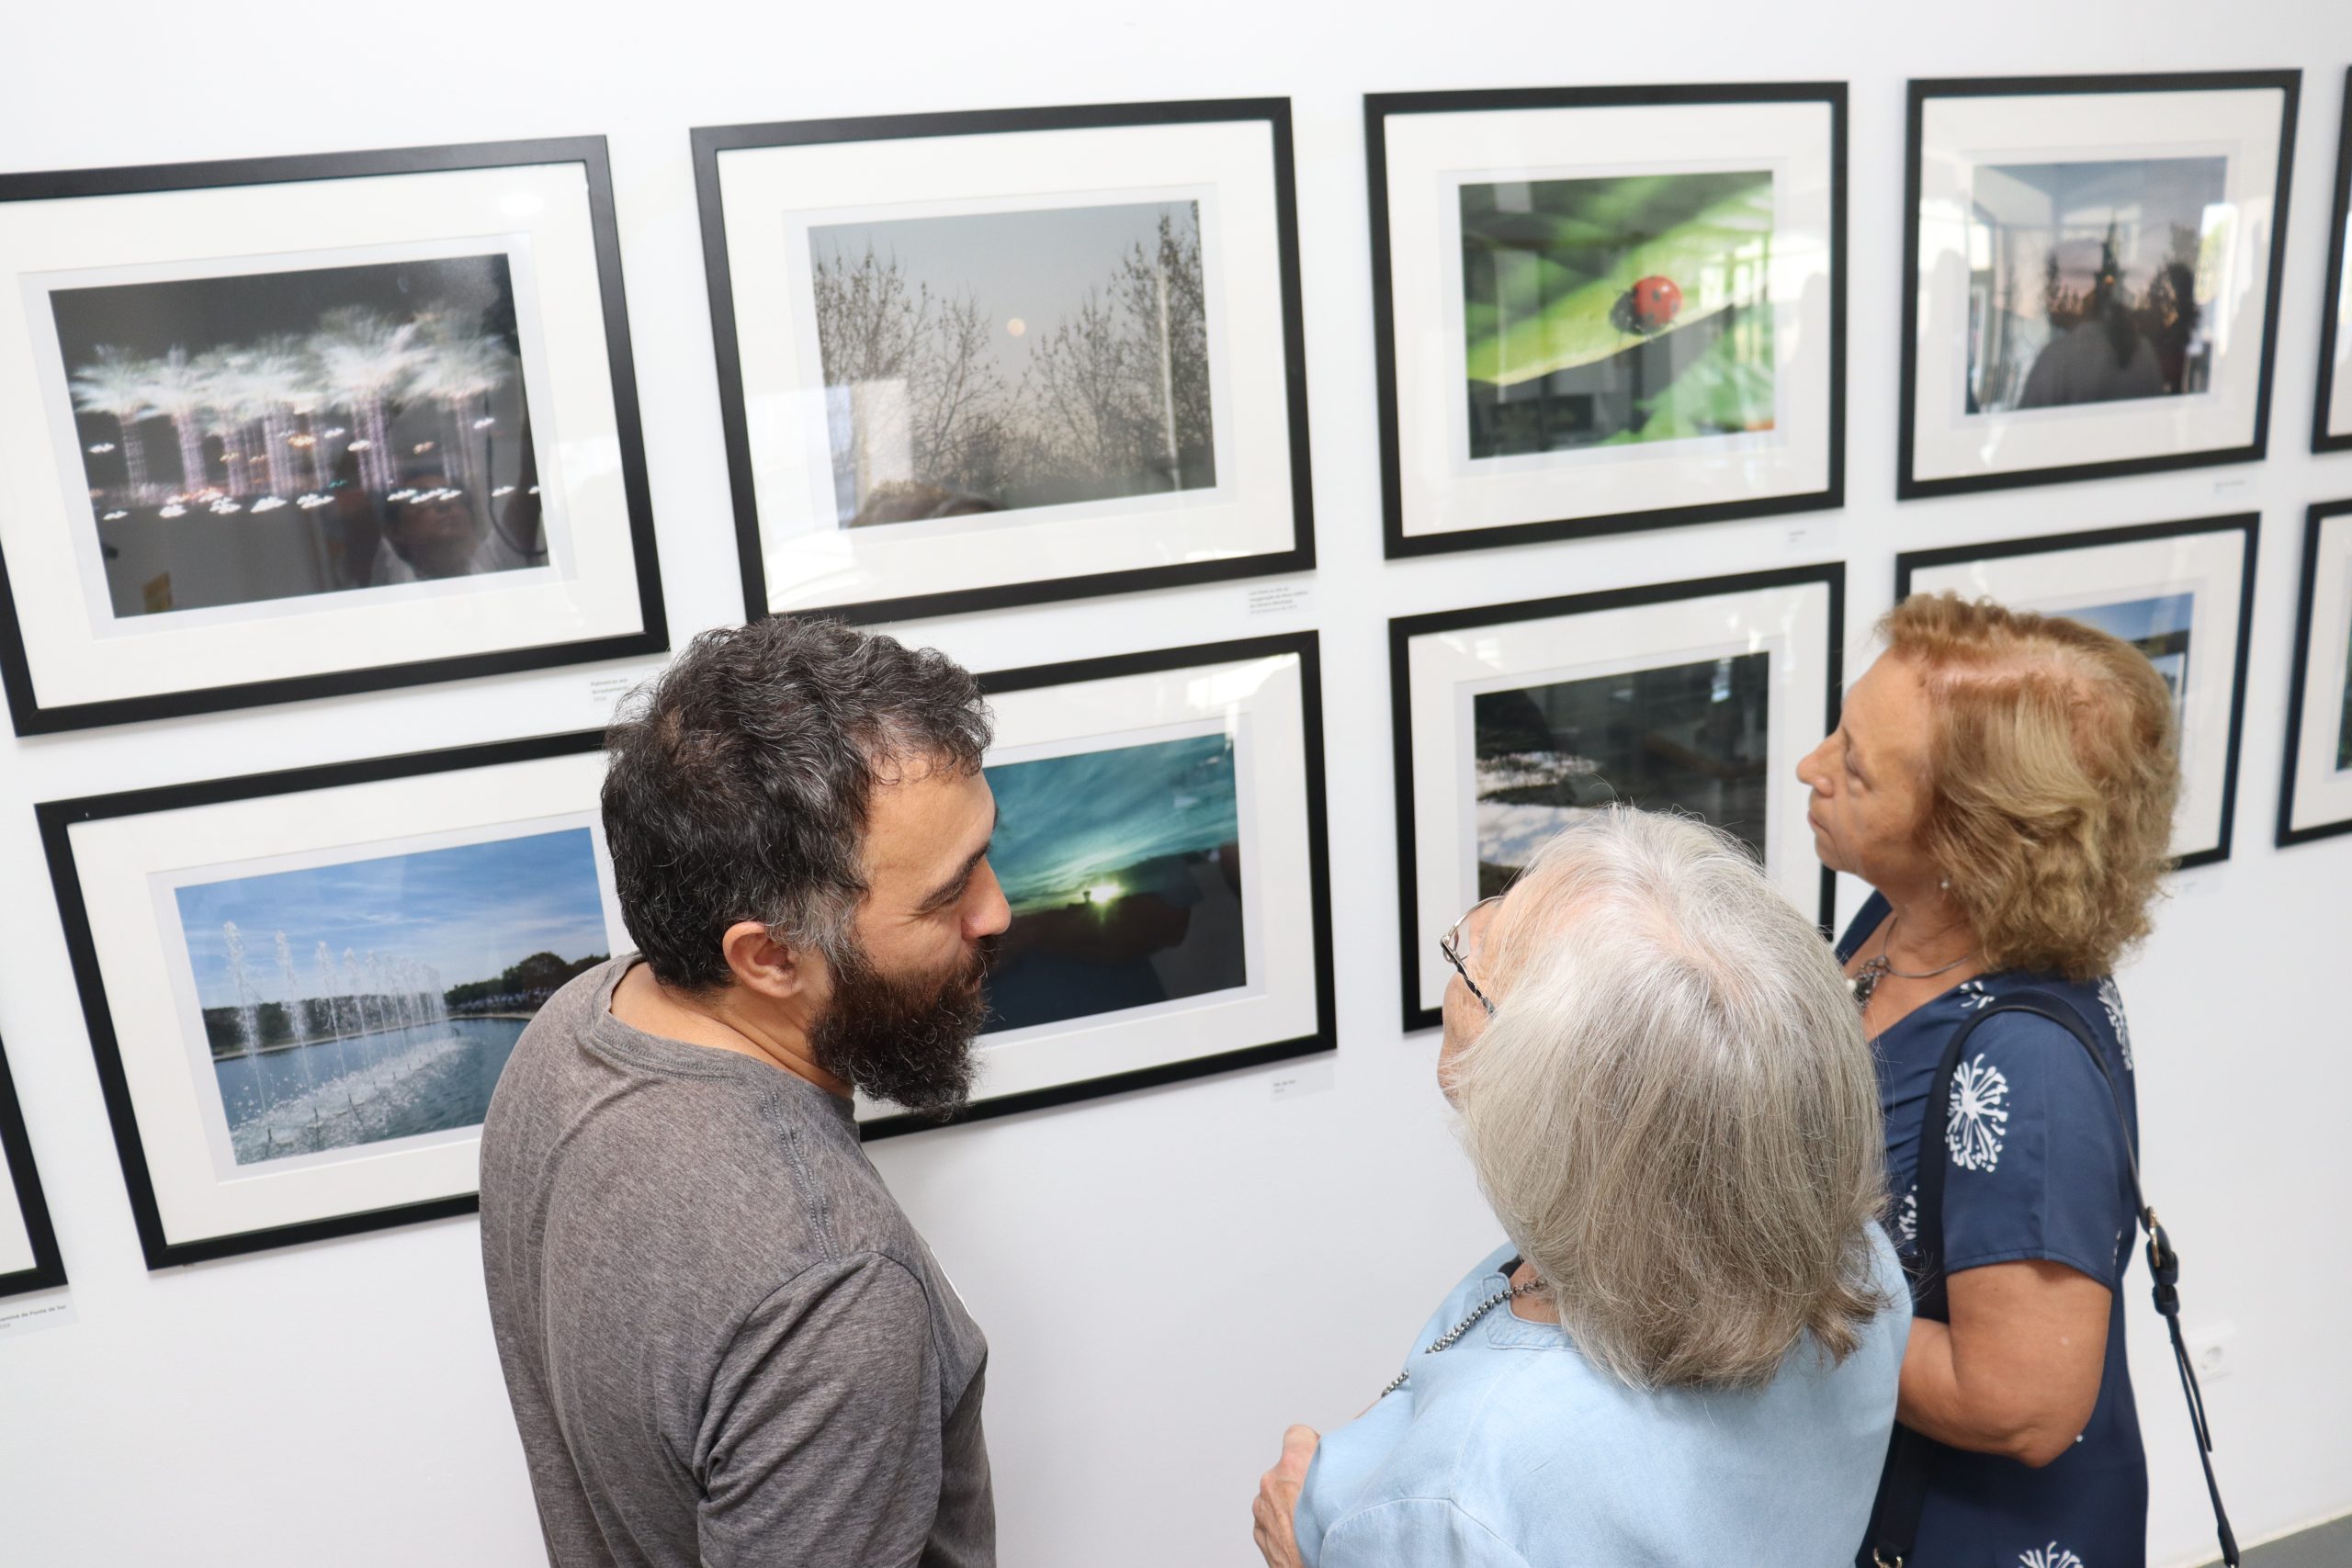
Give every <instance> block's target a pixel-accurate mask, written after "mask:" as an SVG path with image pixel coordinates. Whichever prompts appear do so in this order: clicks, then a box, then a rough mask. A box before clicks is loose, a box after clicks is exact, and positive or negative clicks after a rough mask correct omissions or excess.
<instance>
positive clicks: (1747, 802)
mask: <svg viewBox="0 0 2352 1568" xmlns="http://www.w3.org/2000/svg"><path fill="white" fill-rule="evenodd" d="M1771 675H1772V671H1771V656H1770V654H1768V653H1760V652H1759V653H1743V654H1738V655H1735V656H1734V657H1731V658H1728V659H1707V660H1698V661H1696V662H1693V663H1689V664H1673V665H1667V666H1664V667H1661V668H1658V669H1653V670H1629V671H1625V672H1624V673H1623V674H1617V675H1595V676H1589V677H1587V678H1585V679H1582V680H1575V681H1555V682H1549V683H1547V684H1544V685H1540V686H1523V687H1518V688H1514V689H1512V690H1509V691H1501V692H1482V693H1479V694H1477V695H1476V696H1475V697H1473V698H1472V699H1471V703H1472V727H1473V728H1474V730H1475V731H1476V759H1475V760H1474V761H1473V762H1472V772H1473V778H1474V784H1473V791H1472V793H1473V795H1475V797H1476V802H1477V805H1476V821H1477V839H1478V894H1479V897H1491V896H1492V895H1494V894H1497V893H1500V892H1502V891H1503V890H1504V889H1505V888H1507V887H1509V886H1510V883H1511V879H1512V878H1513V877H1515V876H1517V875H1518V874H1519V873H1520V871H1521V868H1522V867H1524V866H1525V865H1526V863H1527V861H1528V857H1529V856H1530V855H1532V853H1533V852H1535V849H1536V847H1537V846H1538V845H1540V844H1541V843H1543V842H1544V840H1546V839H1548V838H1550V837H1552V836H1553V835H1554V834H1555V833H1557V832H1558V831H1559V830H1560V829H1562V828H1564V827H1566V826H1567V825H1568V824H1569V823H1570V822H1572V821H1574V820H1575V819H1576V818H1577V816H1578V815H1579V814H1580V813H1583V812H1586V811H1589V810H1594V809H1597V808H1599V807H1604V806H1608V805H1611V804H1612V803H1623V804H1624V805H1627V806H1635V807H1641V808H1642V809H1643V810H1645V811H1682V812H1687V813H1689V814H1690V815H1691V816H1694V817H1697V818H1700V819H1701V820H1702V821H1705V822H1707V823H1710V824H1712V825H1713V826H1714V827H1717V828H1721V829H1724V831H1725V832H1727V833H1730V834H1731V835H1732V836H1733V837H1735V838H1736V839H1738V840H1740V841H1742V842H1743V843H1745V844H1747V847H1748V848H1749V849H1750V850H1752V851H1753V852H1755V855H1756V858H1757V859H1758V861H1761V860H1762V859H1763V858H1764V826H1765V806H1766V792H1767V791H1766V786H1767V784H1768V780H1767V779H1766V777H1765V772H1766V769H1765V757H1766V745H1767V742H1768V740H1769V738H1770V734H1771Z"/></svg>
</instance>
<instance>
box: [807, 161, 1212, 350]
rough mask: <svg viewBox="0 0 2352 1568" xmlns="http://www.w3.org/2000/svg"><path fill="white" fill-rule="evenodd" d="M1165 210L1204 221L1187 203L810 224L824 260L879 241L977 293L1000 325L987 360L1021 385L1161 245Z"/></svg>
mask: <svg viewBox="0 0 2352 1568" xmlns="http://www.w3.org/2000/svg"><path fill="white" fill-rule="evenodd" d="M1162 216H1167V217H1170V218H1172V219H1174V220H1177V221H1178V222H1179V223H1180V224H1181V225H1182V226H1183V227H1184V228H1185V229H1186V230H1188V231H1190V230H1192V229H1194V228H1196V227H1197V225H1198V221H1199V220H1198V219H1197V217H1196V216H1195V215H1194V210H1193V204H1192V203H1191V202H1189V201H1173V202H1169V201H1136V202H1124V203H1121V204H1119V205H1117V206H1114V207H1056V208H1048V209H1045V210H1042V211H1035V212H975V213H965V214H959V215H956V216H954V217H947V218H893V219H890V220H888V221H886V222H880V223H832V224H827V225H826V226H824V227H823V228H820V229H811V230H809V254H810V255H811V257H812V258H813V259H814V260H815V261H817V262H818V263H820V264H822V263H824V262H828V261H832V260H835V259H839V260H842V261H848V262H852V263H854V262H856V261H857V260H858V259H859V258H860V257H862V256H864V255H865V252H866V248H867V247H868V246H871V247H873V250H874V254H876V256H878V257H880V258H882V259H883V260H884V261H886V262H896V263H897V264H898V265H899V267H900V268H902V269H903V270H904V272H905V274H906V276H909V277H910V278H913V279H916V280H917V281H919V282H920V283H921V284H922V285H925V286H927V287H929V288H931V289H932V291H933V293H935V294H947V295H956V294H968V295H969V296H970V297H971V298H972V299H977V300H978V301H979V302H980V303H981V304H982V305H984V306H985V307H986V308H987V310H988V312H989V325H990V326H991V327H992V328H993V329H994V330H993V331H991V332H990V333H989V334H988V336H987V338H986V340H985V341H986V343H987V345H988V355H989V358H990V359H992V360H993V361H994V362H995V364H996V367H997V368H998V369H999V370H1000V371H1001V372H1002V373H1003V376H1004V378H1005V379H1006V381H1008V382H1014V381H1018V380H1020V378H1021V373H1022V372H1023V371H1024V370H1026V369H1028V368H1029V360H1030V356H1031V351H1032V350H1034V349H1037V348H1040V347H1042V346H1044V344H1045V343H1046V338H1047V336H1048V335H1049V334H1050V333H1052V332H1053V330H1054V328H1055V327H1056V326H1057V325H1059V324H1060V323H1061V321H1062V320H1063V318H1065V317H1068V316H1071V315H1074V314H1076V313H1077V311H1078V310H1079V308H1080V306H1082V305H1084V304H1086V303H1087V301H1088V299H1090V297H1091V298H1094V299H1100V298H1101V297H1102V295H1103V291H1104V283H1105V280H1106V278H1107V276H1108V275H1109V270H1110V266H1111V265H1112V264H1114V263H1115V262H1116V261H1117V260H1118V258H1119V257H1121V256H1124V255H1125V254H1128V253H1129V252H1131V251H1133V250H1134V249H1135V247H1136V246H1137V245H1141V246H1142V247H1143V248H1144V251H1145V253H1146V254H1151V253H1153V252H1156V251H1157V250H1159V220H1160V219H1161V217H1162Z"/></svg>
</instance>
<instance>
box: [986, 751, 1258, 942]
mask: <svg viewBox="0 0 2352 1568" xmlns="http://www.w3.org/2000/svg"><path fill="white" fill-rule="evenodd" d="M988 777H989V788H990V789H992V790H994V791H995V792H996V806H997V828H996V841H995V847H994V848H993V849H991V850H990V851H989V863H990V864H991V865H993V866H994V867H995V868H996V874H997V879H998V880H999V881H1001V882H1002V883H1003V884H1004V896H1005V898H1006V899H1007V900H1008V901H1009V902H1010V903H1011V904H1012V908H1013V909H1014V911H1015V912H1016V913H1018V912H1021V911H1022V910H1023V909H1024V908H1031V909H1035V908H1052V907H1054V906H1057V905H1060V904H1065V903H1068V902H1069V901H1070V900H1071V899H1073V898H1075V897H1077V895H1078V891H1079V889H1080V888H1082V887H1086V886H1091V885H1092V884H1094V883H1096V882H1097V881H1100V880H1102V879H1103V878H1105V877H1108V876H1109V875H1110V874H1112V873H1114V872H1117V871H1120V870H1123V869H1125V868H1126V867H1128V866H1133V865H1136V864H1137V863H1141V862H1143V861H1147V860H1149V859H1151V858H1152V857H1154V856H1155V855H1174V854H1190V853H1195V852H1200V851H1203V850H1210V849H1215V848H1216V846H1218V845H1219V844H1225V843H1231V842H1233V841H1235V840H1238V838H1239V837H1240V829H1239V827H1238V821H1239V814H1238V807H1237V804H1236V801H1235V798H1234V781H1233V746H1232V742H1231V741H1230V740H1228V739H1227V738H1226V737H1224V736H1222V735H1202V736H1196V737H1193V738H1192V739H1185V740H1159V741H1153V742H1151V743H1149V744H1148V745H1143V746H1121V747H1115V748H1114V749H1112V750H1103V751H1079V752H1074V753H1072V754H1070V755H1069V756H1066V757H1040V758H1037V759H1035V761H1026V762H1006V763H1002V764H1001V765H999V766H996V767H992V768H990V769H989V770H988Z"/></svg>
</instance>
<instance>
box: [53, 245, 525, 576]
mask: <svg viewBox="0 0 2352 1568" xmlns="http://www.w3.org/2000/svg"><path fill="white" fill-rule="evenodd" d="M49 298H50V301H51V308H52V310H53V312H54V314H55V318H56V322H57V334H58V345H59V348H60V350H61V352H62V358H63V361H64V366H65V374H66V392H67V395H68V397H70V399H71V400H72V403H73V412H72V418H73V420H74V433H75V435H76V438H77V445H78V446H79V447H80V456H81V462H82V468H83V474H82V478H83V479H84V480H85V483H86V485H87V487H88V494H89V500H90V504H91V507H92V510H93V512H94V513H95V514H96V522H97V532H98V541H99V547H100V554H101V556H102V557H103V559H104V561H105V570H106V578H107V584H106V586H107V594H106V597H107V601H108V602H109V604H111V606H112V609H113V613H114V614H115V615H117V616H118V617H129V616H138V615H155V614H159V613H162V612H166V611H172V610H187V609H198V608H207V607H210V606H216V605H222V604H252V603H255V602H260V601H266V600H274V599H285V598H289V597H295V596H300V595H303V594H311V593H325V592H338V591H343V590H349V589H355V588H368V587H379V586H384V585H388V584H392V583H402V582H413V581H420V580H424V579H428V578H448V577H464V576H471V575H475V574H479V573H483V572H495V571H507V570H515V569H518V568H522V567H528V566H538V565H544V564H546V562H547V559H548V555H547V547H546V543H545V540H544V538H543V536H542V532H541V526H540V507H539V501H538V495H537V468H536V464H535V463H534V461H533V457H532V452H531V444H530V435H529V432H528V429H527V427H526V419H525V412H524V411H525V399H524V388H523V365H522V356H521V351H520V347H519V344H518V341H517V334H516V329H515V293H514V284H513V279H512V277H511V276H510V273H509V268H508V263H507V258H506V257H505V256H504V255H503V254H487V255H473V256H458V257H449V258H444V259H437V260H424V261H409V262H398V263H387V264H379V265H360V266H325V267H312V268H305V269H302V270H299V271H279V272H264V273H249V274H243V275H237V276H220V277H196V278H183V279H174V280H170V281H165V282H155V283H133V284H113V285H107V286H103V287H96V288H70V289H59V290H56V291H55V292H53V293H51V295H50V297H49Z"/></svg>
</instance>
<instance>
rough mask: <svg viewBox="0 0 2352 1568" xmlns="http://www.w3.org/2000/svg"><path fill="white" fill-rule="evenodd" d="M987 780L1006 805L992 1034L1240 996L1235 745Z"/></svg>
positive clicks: (1069, 760) (1215, 738) (1114, 755)
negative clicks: (1003, 922)
mask: <svg viewBox="0 0 2352 1568" xmlns="http://www.w3.org/2000/svg"><path fill="white" fill-rule="evenodd" d="M987 772H988V780H989V788H991V789H992V790H994V791H995V792H996V803H997V831H996V840H995V844H994V847H993V848H992V849H991V850H990V852H989V863H990V865H992V866H993V867H994V868H995V870H996V874H997V878H998V880H999V881H1001V883H1002V884H1003V885H1004V896H1005V898H1006V900H1007V901H1008V902H1009V903H1010V904H1011V905H1012V926H1011V928H1010V929H1009V930H1007V931H1005V933H1004V935H1003V937H1002V938H1001V942H1000V945H999V948H998V952H997V960H996V964H995V967H994V968H993V969H992V970H991V971H990V973H989V1021H988V1026H987V1027H988V1030H989V1032H1001V1031H1006V1030H1014V1029H1026V1028H1030V1027H1033V1026H1035V1025H1037V1024H1043V1023H1058V1022H1063V1021H1068V1020H1070V1019H1076V1018H1088V1017H1092V1016H1094V1015H1096V1014H1101V1013H1109V1012H1117V1011H1121V1010H1125V1009H1128V1008H1136V1007H1146V1006H1149V1005H1150V1004H1152V1003H1155V1002H1165V1001H1173V1000H1177V999H1179V998H1185V997H1195V996H1201V995H1204V994H1205V993H1207V992H1211V991H1221V990H1228V989H1231V988H1232V987H1237V986H1240V985H1242V984H1244V983H1245V982H1246V980H1247V978H1248V975H1247V970H1248V961H1247V956H1246V953H1245V951H1244V947H1243V942H1242V897H1241V841H1240V840H1241V832H1240V826H1239V809H1238V801H1237V799H1236V795H1235V784H1234V751H1233V742H1232V740H1231V739H1230V738H1229V737H1227V736H1225V735H1222V734H1218V735H1203V736H1195V737H1192V738H1190V739H1181V740H1162V741H1153V742H1148V743H1147V744H1144V745H1140V746H1118V747H1112V748H1107V749H1105V750H1096V751H1077V752H1072V753H1069V754H1068V755H1065V756H1059V757H1040V758H1035V759H1033V760H1030V761H1017V762H1005V763H1000V764H998V765H996V766H993V767H990V768H989V769H988V770H987Z"/></svg>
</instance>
